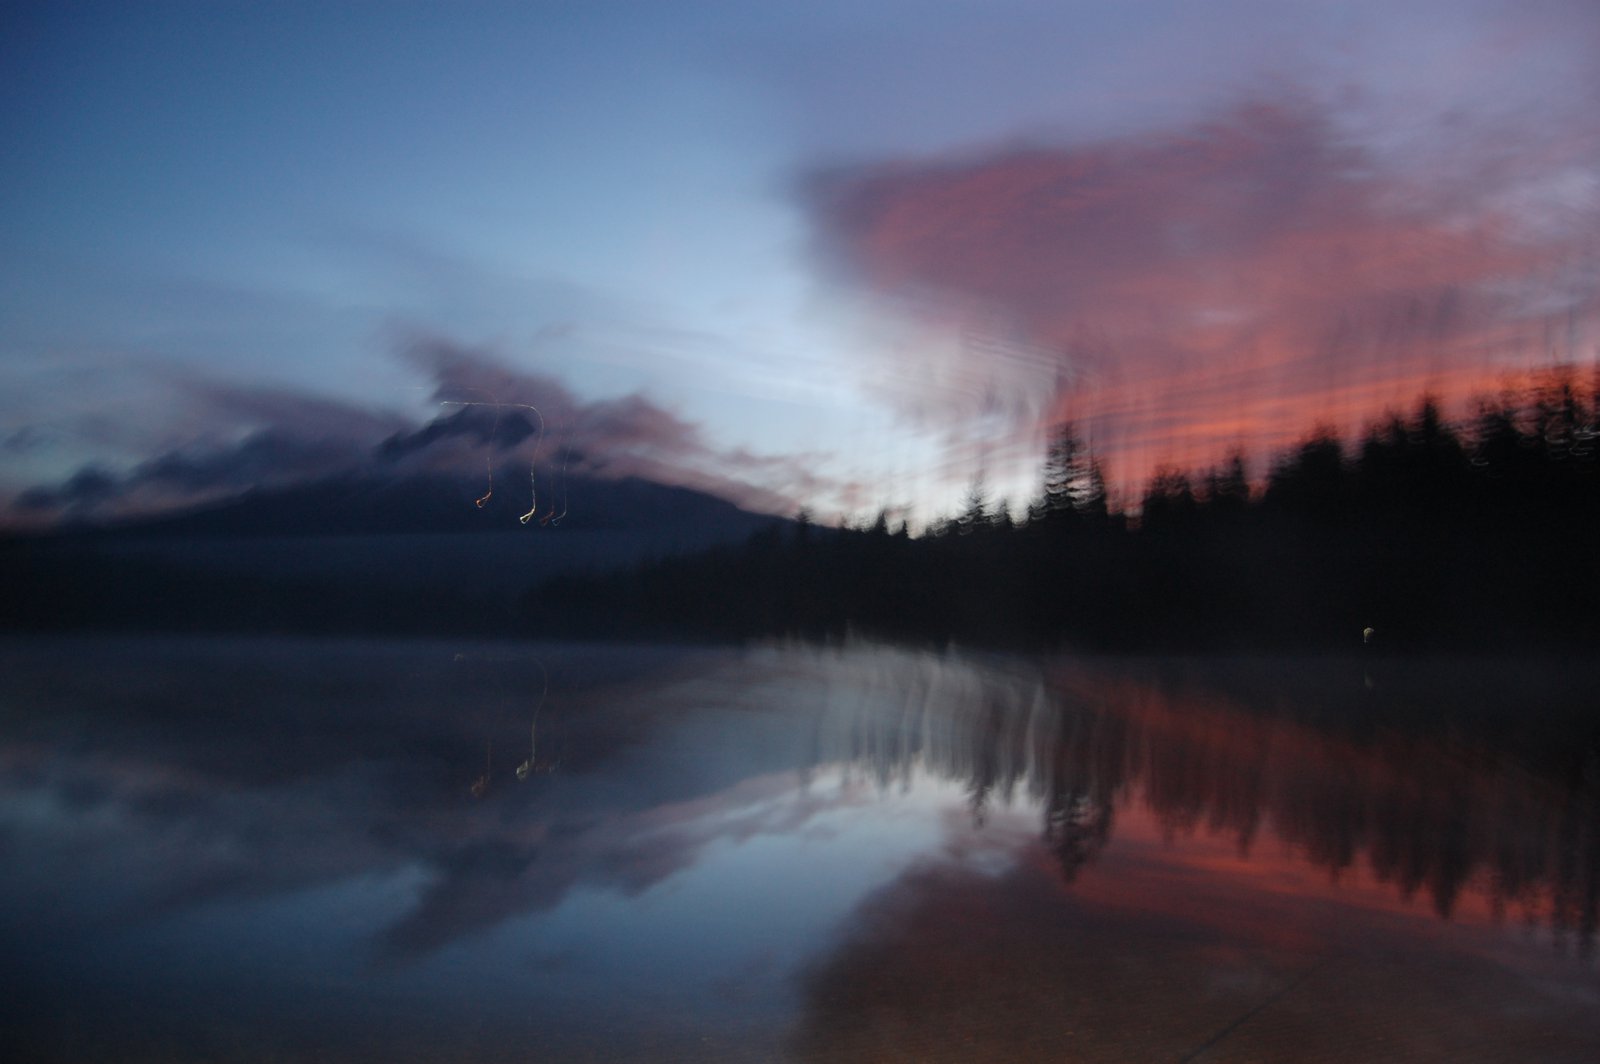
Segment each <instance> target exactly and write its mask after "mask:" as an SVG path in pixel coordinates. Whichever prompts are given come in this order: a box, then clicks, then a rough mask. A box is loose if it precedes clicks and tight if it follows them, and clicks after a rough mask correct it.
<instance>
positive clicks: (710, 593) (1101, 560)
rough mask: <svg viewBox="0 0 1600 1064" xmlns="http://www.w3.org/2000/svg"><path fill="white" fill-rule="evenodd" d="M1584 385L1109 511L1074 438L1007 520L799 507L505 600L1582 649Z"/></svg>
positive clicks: (753, 626)
mask: <svg viewBox="0 0 1600 1064" xmlns="http://www.w3.org/2000/svg"><path fill="white" fill-rule="evenodd" d="M1597 411H1600V371H1597V372H1595V373H1594V375H1593V378H1592V380H1585V379H1583V376H1582V375H1580V374H1579V373H1578V372H1577V371H1576V370H1574V369H1571V368H1566V369H1559V370H1554V371H1551V372H1550V373H1549V374H1547V375H1545V376H1544V377H1542V378H1540V379H1538V380H1536V381H1534V382H1532V383H1530V384H1528V385H1527V386H1526V387H1523V388H1520V389H1509V388H1508V389H1507V390H1506V391H1504V392H1502V393H1501V394H1499V395H1496V396H1491V397H1484V398H1482V399H1480V400H1479V401H1478V402H1477V404H1476V407H1475V411H1474V413H1473V414H1472V415H1471V416H1470V417H1468V418H1466V419H1464V420H1461V421H1450V420H1448V419H1446V418H1445V417H1444V416H1443V414H1442V413H1441V411H1440V408H1439V406H1438V404H1437V403H1436V402H1435V401H1434V400H1432V399H1430V398H1423V399H1421V400H1420V401H1419V402H1418V403H1417V404H1416V405H1415V407H1414V408H1413V409H1412V410H1411V412H1410V413H1409V415H1404V416H1402V415H1400V414H1394V415H1392V416H1389V417H1387V418H1386V419H1384V420H1383V421H1381V422H1379V423H1376V424H1373V425H1371V426H1370V427H1369V429H1368V431H1367V432H1366V433H1365V435H1364V436H1363V437H1362V438H1361V439H1359V440H1355V441H1348V440H1342V439H1340V438H1339V437H1338V436H1337V435H1336V434H1335V433H1334V432H1332V431H1331V430H1317V431H1315V432H1313V433H1312V434H1311V435H1310V436H1309V437H1308V438H1307V439H1305V440H1304V441H1303V442H1301V443H1300V444H1299V445H1298V446H1297V447H1295V448H1293V449H1292V450H1290V451H1289V452H1287V453H1285V454H1281V455H1279V456H1278V457H1277V458H1276V460H1275V461H1273V462H1272V463H1271V466H1270V471H1269V472H1268V474H1267V475H1266V477H1265V479H1264V481H1263V482H1261V483H1259V484H1252V482H1251V480H1250V478H1249V477H1248V475H1247V470H1246V464H1245V460H1244V457H1243V455H1242V454H1238V453H1236V454H1234V455H1233V456H1231V457H1230V458H1229V459H1228V460H1227V461H1226V462H1224V463H1223V464H1222V465H1221V466H1220V467H1218V468H1213V469H1209V470H1204V471H1201V472H1186V471H1180V470H1176V469H1171V468H1164V469H1161V470H1159V471H1158V472H1157V473H1156V474H1155V476H1154V477H1153V479H1152V480H1151V482H1150V483H1149V485H1148V486H1147V487H1146V489H1145V490H1144V492H1143V495H1142V497H1141V498H1140V500H1139V505H1138V506H1137V507H1136V508H1135V507H1120V506H1118V505H1117V504H1116V502H1115V501H1114V500H1113V499H1112V498H1110V497H1109V495H1108V493H1107V490H1106V485H1105V479H1104V476H1103V475H1102V473H1101V470H1100V465H1099V463H1098V461H1097V460H1096V459H1095V456H1094V455H1093V453H1092V452H1091V451H1090V449H1089V448H1088V447H1087V446H1085V445H1084V443H1083V442H1082V440H1081V439H1080V437H1079V435H1078V434H1077V433H1076V432H1075V430H1074V428H1073V426H1071V425H1064V426H1061V427H1060V428H1059V429H1058V431H1057V433H1056V435H1055V437H1054V439H1053V440H1052V442H1051V444H1050V447H1049V449H1048V453H1047V455H1046V460H1045V465H1044V468H1043V470H1042V473H1041V478H1040V490H1039V493H1038V496H1037V498H1036V499H1035V500H1033V502H1032V503H1031V505H1030V506H1029V507H1028V508H1027V510H1026V512H1025V513H1024V514H1022V515H1018V516H1014V515H1013V514H1012V512H1011V509H1010V508H1009V507H1008V506H1007V505H1005V504H1003V503H1002V504H999V505H995V504H994V503H992V502H991V501H990V500H989V498H988V497H987V494H986V492H985V490H984V488H983V485H982V483H981V481H979V482H976V483H974V485H973V488H972V490H971V491H970V492H969V495H968V498H967V501H966V505H965V507H964V508H963V510H962V512H961V513H960V514H958V515H956V516H953V517H951V518H949V519H947V520H943V521H940V522H937V523H935V524H934V525H933V526H932V527H930V528H929V529H927V530H926V531H925V532H923V533H922V534H920V535H916V536H913V535H911V534H910V533H909V531H908V529H907V528H906V526H905V524H903V523H902V524H900V525H899V526H898V527H891V523H890V521H889V519H888V515H887V513H880V514H879V515H878V517H877V519H876V521H874V522H872V523H871V524H869V525H867V526H865V527H845V528H821V527H817V526H815V525H813V524H812V523H810V522H809V521H808V520H807V519H806V515H805V514H804V513H802V514H801V516H800V518H799V519H798V521H797V522H795V523H793V524H792V525H789V526H785V525H777V524H775V525H774V526H773V527H771V528H769V529H767V530H764V531H761V532H758V533H757V534H755V535H754V536H752V537H751V538H750V540H749V541H748V542H746V543H745V544H743V545H742V546H730V547H725V548H720V549H716V550H713V551H710V552H707V553H703V554H699V555H694V556H689V557H678V558H669V559H665V560H660V561H656V562H653V563H649V564H646V565H643V566H640V567H637V568H635V569H632V570H630V571H627V572H624V573H620V574H616V575H612V576H607V577H599V578H589V577H584V578H564V579H559V580H556V581H554V582H552V583H550V584H547V585H544V586H543V587H541V588H540V589H538V590H537V591H536V592H534V593H531V594H530V595H529V596H528V597H527V598H526V599H525V600H524V616H525V619H526V621H527V623H528V625H529V626H530V627H532V628H534V629H536V630H539V631H544V630H557V629H559V630H561V631H563V632H569V633H572V632H576V633H580V634H602V635H610V636H618V635H627V636H646V635H648V636H652V637H660V636H663V635H669V636H670V635H676V636H709V637H716V638H729V637H732V638H741V637H749V636H760V635H771V634H799V635H804V636H808V637H818V638H838V637H840V636H842V635H844V634H846V633H848V632H852V631H857V632H869V633H874V634H879V635H886V636H890V637H895V638H903V639H912V640H931V641H940V640H950V639H957V640H962V641H969V642H987V643H1007V644H1013V645H1016V644H1024V645H1027V644H1032V645H1056V644H1058V643H1060V642H1061V641H1063V640H1066V641H1069V642H1071V643H1074V644H1076V645H1079V646H1086V647H1091V648H1106V649H1172V648H1185V649H1205V650H1230V649H1244V648H1272V647H1281V648H1289V647H1317V646H1335V645H1349V644H1351V643H1360V642H1361V640H1362V633H1363V631H1364V630H1365V629H1367V628H1371V629H1372V630H1373V632H1372V639H1373V641H1374V642H1375V643H1376V644H1377V645H1378V646H1380V647H1388V648H1397V649H1398V648H1404V649H1419V648H1439V647H1504V646H1509V645H1516V644H1542V645H1548V644H1550V643H1551V642H1552V641H1554V642H1559V643H1566V644H1575V645H1588V643H1589V641H1590V640H1592V638H1593V636H1594V635H1595V634H1596V633H1597V632H1600V610H1597V609H1596V605H1597V603H1596V593H1597V591H1600V560H1597V557H1600V555H1597V552H1596V549H1595V543H1596V541H1597V539H1596V529H1597V527H1600V429H1597V424H1600V422H1597Z"/></svg>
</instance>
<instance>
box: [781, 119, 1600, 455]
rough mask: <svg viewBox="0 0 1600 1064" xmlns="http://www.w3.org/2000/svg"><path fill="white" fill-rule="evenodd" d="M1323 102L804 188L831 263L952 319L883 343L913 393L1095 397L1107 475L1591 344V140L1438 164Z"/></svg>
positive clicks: (841, 174) (848, 173) (1050, 413)
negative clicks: (1362, 133)
mask: <svg viewBox="0 0 1600 1064" xmlns="http://www.w3.org/2000/svg"><path fill="white" fill-rule="evenodd" d="M1342 117H1344V116H1341V115H1339V114H1337V113H1335V112H1334V111H1333V110H1332V109H1330V108H1328V107H1326V106H1322V105H1319V104H1317V103H1315V102H1313V101H1311V100H1309V99H1299V98H1295V97H1294V96H1293V95H1289V96H1287V97H1286V98H1284V99H1282V100H1278V101H1274V102H1270V103H1269V102H1251V103H1247V104H1244V105H1240V106H1238V107H1236V108H1235V109H1233V110H1232V111H1230V112H1229V113H1226V114H1224V115H1222V116H1221V117H1220V118H1217V119H1214V120H1211V121H1208V122H1204V123H1199V124H1197V125H1195V126H1193V127H1190V128H1185V129H1177V130H1170V131H1166V132H1160V133H1149V134H1139V135H1132V136H1127V137H1124V138H1120V139H1110V140H1104V141H1100V142H1095V143H1084V144H1077V145H1069V146H1064V147H1019V148H1009V149H1004V150H995V151H990V152H986V153H980V154H974V155H969V156H965V157H959V158H938V159H923V160H891V161H886V162H882V163H879V164H876V165H868V166H853V167H846V168H841V169H835V170H833V171H829V172H825V173H819V174H816V175H814V176H813V177H812V178H811V179H810V180H809V182H808V184H807V186H806V191H805V200H804V202H805V204H806V207H807V209H808V211H809V213H810V216H811V219H812V221H813V223H814V227H815V233H816V249H817V260H818V262H819V263H820V264H821V266H822V268H823V269H824V270H825V272H826V273H827V275H828V276H829V277H831V278H832V279H834V280H836V281H837V282H839V283H840V285H841V287H844V288H847V289H853V290H856V291H861V292H865V293H868V294H869V296H870V297H871V298H872V299H874V300H876V301H878V302H880V303H884V304H887V305H889V306H890V307H892V308H893V311H894V312H895V314H896V315H897V316H898V317H899V318H901V319H902V320H911V321H914V322H917V323H920V325H921V326H924V327H926V328H927V329H928V330H929V331H930V332H931V333H933V334H936V335H942V336H943V337H945V341H944V342H943V343H940V342H931V343H930V342H927V337H926V336H923V337H919V338H918V344H917V346H916V348H914V349H911V348H909V347H906V346H902V347H901V348H900V349H899V350H898V351H897V352H896V354H894V355H893V356H892V357H893V358H895V359H897V360H903V362H902V364H901V365H899V366H896V367H895V368H896V370H897V372H896V373H894V375H893V378H892V381H893V388H894V389H896V390H898V391H899V393H900V401H901V402H902V404H903V405H904V406H905V407H907V408H911V407H915V408H918V409H920V410H922V411H924V412H925V413H931V414H933V415H935V416H941V417H945V418H955V419H958V420H965V421H967V422H972V421H974V420H978V419H981V418H984V417H988V418H990V419H991V420H994V419H996V418H997V417H998V420H1000V421H1001V422H1003V423H1004V424H1006V425H1008V426H1010V427H1012V428H1017V427H1019V426H1021V427H1028V426H1029V425H1030V424H1033V423H1037V422H1040V421H1048V420H1051V419H1054V418H1059V417H1061V416H1064V415H1067V414H1076V415H1077V416H1078V417H1079V418H1080V419H1084V418H1090V419H1093V420H1094V421H1095V422H1096V423H1097V428H1098V430H1099V434H1100V437H1101V439H1100V440H1099V441H1097V443H1103V444H1104V445H1105V449H1108V450H1109V451H1110V452H1111V458H1112V461H1113V464H1115V465H1120V467H1121V468H1120V472H1122V473H1123V474H1124V475H1126V474H1128V473H1132V472H1139V471H1142V470H1145V469H1148V467H1149V466H1150V465H1151V464H1153V463H1154V462H1155V461H1156V460H1158V459H1159V458H1160V457H1161V456H1160V455H1159V454H1158V453H1156V452H1158V451H1160V450H1161V449H1163V448H1165V449H1168V450H1170V449H1172V448H1174V447H1181V448H1189V447H1192V448H1193V449H1194V451H1195V454H1196V456H1197V457H1203V456H1206V455H1210V454H1214V453H1216V452H1219V451H1220V450H1221V449H1222V448H1223V447H1225V446H1229V445H1232V444H1235V443H1239V442H1243V443H1245V444H1247V445H1251V444H1258V443H1259V444H1263V445H1265V444H1279V443H1282V442H1287V440H1288V439H1289V438H1291V437H1292V436H1293V435H1294V434H1296V433H1299V432H1301V431H1303V430H1304V429H1305V428H1307V427H1309V425H1310V423H1311V422H1312V421H1314V420H1318V419H1321V420H1331V421H1334V422H1336V423H1338V424H1340V425H1341V427H1342V426H1344V425H1346V424H1349V423H1350V422H1352V421H1353V420H1355V419H1357V418H1360V417H1371V416H1375V415H1377V414H1378V413H1380V412H1381V409H1382V404H1383V403H1384V402H1405V401H1409V400H1410V399H1411V398H1413V397H1414V396H1415V395H1416V394H1417V392H1419V391H1420V390H1422V389H1424V388H1431V389H1433V390H1445V389H1448V390H1449V391H1451V392H1452V394H1451V395H1449V396H1447V398H1457V397H1459V396H1460V393H1461V392H1463V391H1466V390H1471V389H1475V388H1478V387H1483V386H1486V385H1491V384H1492V383H1493V378H1492V374H1493V373H1494V372H1495V371H1497V370H1500V369H1503V368H1504V367H1506V366H1507V365H1512V366H1519V365H1521V364H1522V363H1520V362H1518V361H1517V360H1518V359H1521V358H1524V357H1526V356H1538V357H1547V355H1548V353H1549V348H1550V347H1551V346H1552V345H1553V346H1556V347H1558V348H1559V350H1558V352H1557V353H1558V354H1560V355H1563V356H1566V357H1573V356H1576V355H1579V354H1582V353H1584V352H1585V350H1586V338H1594V339H1600V298H1597V295H1596V290H1597V286H1600V258H1597V253H1596V252H1597V247H1600V167H1597V166H1596V165H1595V164H1594V162H1593V159H1592V158H1588V159H1586V158H1585V157H1584V155H1583V153H1582V152H1572V151H1570V150H1565V149H1562V150H1556V149H1554V148H1550V145H1549V142H1552V141H1554V140H1557V139H1559V138H1557V137H1555V136H1554V134H1553V133H1551V135H1550V136H1549V137H1547V138H1546V139H1545V141H1539V142H1535V141H1533V140H1532V139H1525V142H1524V144H1523V145H1515V144H1500V145H1498V146H1495V145H1491V144H1489V143H1486V142H1485V141H1483V140H1481V139H1475V138H1476V137H1477V136H1478V134H1479V133H1480V132H1481V131H1479V130H1475V129H1474V128H1473V127H1472V126H1471V124H1470V122H1466V121H1465V120H1463V121H1462V123H1461V124H1460V125H1459V127H1458V128H1456V129H1454V130H1453V131H1452V132H1453V134H1454V135H1455V140H1456V143H1455V144H1454V145H1453V146H1452V150H1451V151H1452V154H1451V158H1452V160H1453V162H1454V163H1455V164H1456V165H1457V169H1455V170H1453V171H1451V172H1447V173H1439V172H1437V171H1433V170H1431V169H1430V168H1429V166H1428V165H1427V164H1426V161H1425V160H1422V159H1421V158H1420V157H1418V156H1417V155H1416V154H1415V153H1414V154H1413V155H1411V156H1406V155H1405V154H1404V153H1401V152H1397V151H1393V150H1388V151H1386V150H1380V149H1379V148H1377V147H1375V146H1372V145H1366V144H1363V143H1361V142H1359V141H1358V140H1357V139H1356V137H1355V136H1354V135H1353V134H1352V133H1350V132H1349V131H1348V130H1347V128H1346V126H1347V125H1348V123H1344V122H1341V120H1340V119H1341V118H1342ZM1544 132H1550V131H1544ZM1580 132H1582V131H1580ZM1574 136H1575V137H1578V140H1577V141H1575V143H1594V142H1595V138H1594V137H1593V136H1592V131H1590V132H1588V133H1583V136H1579V135H1578V134H1576V133H1575V134H1574ZM1585 137H1586V138H1587V139H1584V138H1585ZM1519 147H1526V149H1527V150H1526V152H1519V150H1518V149H1519ZM1469 164H1470V165H1469ZM1558 208H1559V209H1558ZM1556 215H1559V219H1558V220H1559V221H1560V222H1561V224H1552V218H1553V217H1555V216H1556ZM1556 324H1560V325H1561V326H1562V328H1561V330H1560V331H1559V332H1552V329H1553V327H1554V326H1555V325H1556Z"/></svg>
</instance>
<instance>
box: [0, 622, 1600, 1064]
mask: <svg viewBox="0 0 1600 1064" xmlns="http://www.w3.org/2000/svg"><path fill="white" fill-rule="evenodd" d="M1592 676H1593V670H1592V667H1590V666H1583V667H1579V666H1563V665H1560V664H1557V663H1552V662H1548V661H1537V660H1506V661H1474V662H1466V661H1434V662H1410V661H1400V660H1393V659H1383V658H1360V657H1356V658H1348V659H1317V660H1305V661H1296V660H1285V659H1274V660H1266V661H1129V660H1119V661H1095V660H1084V659H1073V658H1058V659H1047V660H1023V659H1012V658H1003V657H990V656H977V655H967V654H962V653H959V652H955V651H951V652H947V653H942V654H932V653H921V652H915V651H909V650H899V649H891V648H887V647H882V646H875V645H870V644H863V645H853V646H846V647H842V648H832V649H820V648H815V647H802V646H796V647H777V646H774V647H764V648H756V649H748V650H691V649H673V648H662V647H642V648H641V647H631V648H625V647H616V648H607V647H585V646H574V645H552V644H542V645H520V644H512V643H505V644H474V643H448V642H421V641H416V642H398V641H387V642H359V641H310V640H308V641H290V640H275V639H215V640H178V639H164V638H124V639H110V638H94V639H91V638H82V639H51V640H22V639H12V640H7V641H4V642H3V643H0V697H3V702H0V857H3V862H4V865H3V867H4V868H5V873H4V876H3V878H0V950H3V959H0V979H3V984H4V985H3V986H0V998H3V1000H0V1032H3V1034H0V1038H4V1039H5V1040H6V1041H7V1042H9V1043H10V1049H9V1050H5V1055H6V1059H15V1060H32V1061H54V1060H69V1061H87V1060H96V1061H104V1060H119V1061H143V1060H151V1061H158V1060H159V1061H172V1060H208V1061H212V1060H214V1061H269V1060H270V1061H291V1060H308V1061H309V1060H317V1061H324V1060H326V1061H342V1060H361V1061H368V1060H370V1061H412V1060H419V1061H420V1060H452V1061H454V1060H462V1061H467V1060H471V1061H502V1060H504V1061H510V1060H569V1059H576V1060H585V1059H594V1060H651V1061H655V1060H663V1059H683V1060H768V1059H774V1060H786V1059H817V1060H829V1061H853V1060H872V1061H877V1060H892V1059H914V1060H952V1061H954V1060H960V1061H973V1060H1016V1059H1083V1060H1127V1061H1226V1060H1278V1059H1282V1060H1329V1061H1349V1060H1449V1061H1467V1060H1496V1061H1499V1060H1503V1061H1531V1060H1541V1061H1561V1060H1571V1061H1585V1062H1587V1061H1593V1060H1596V1059H1600V970H1597V964H1596V960H1595V951H1594V947H1595V938H1596V926H1595V925H1596V920H1595V918H1596V909H1597V900H1600V745H1597V737H1600V732H1597V729H1596V725H1595V723H1594V714H1593V712H1592V710H1590V709H1589V707H1588V703H1587V701H1586V698H1590V697H1591V695H1590V691H1591V688H1592V686H1593V685H1592ZM519 769H520V770H521V771H519ZM0 1049H4V1047H0Z"/></svg>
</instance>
